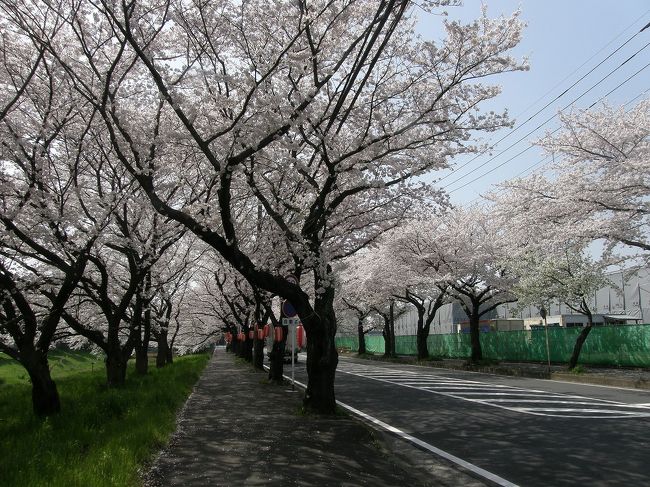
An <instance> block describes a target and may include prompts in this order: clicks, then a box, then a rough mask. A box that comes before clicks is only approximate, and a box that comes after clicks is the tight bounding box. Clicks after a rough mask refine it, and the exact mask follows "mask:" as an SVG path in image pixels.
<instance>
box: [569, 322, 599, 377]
mask: <svg viewBox="0 0 650 487" xmlns="http://www.w3.org/2000/svg"><path fill="white" fill-rule="evenodd" d="M593 327H594V326H593V323H592V322H591V319H589V323H587V326H585V327H584V328H583V329H582V330H581V331H580V334H579V335H578V338H576V343H575V345H574V346H573V353H572V354H571V358H570V359H569V370H573V369H574V368H575V367H576V365H578V359H579V358H580V352H581V351H582V346H583V345H584V343H585V340H587V337H588V336H589V332H591V329H592V328H593Z"/></svg>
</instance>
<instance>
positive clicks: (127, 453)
mask: <svg viewBox="0 0 650 487" xmlns="http://www.w3.org/2000/svg"><path fill="white" fill-rule="evenodd" d="M67 358H68V359H69V363H67V364H62V365H61V367H60V368H59V370H58V371H57V367H53V369H52V373H53V375H55V376H58V377H57V380H56V382H57V386H58V388H59V393H60V396H61V403H62V411H61V413H60V414H58V415H55V416H52V417H50V418H46V419H39V418H36V417H34V415H33V414H32V409H31V389H30V385H29V384H25V383H24V382H22V383H20V381H18V380H17V379H16V377H15V374H10V373H7V371H4V372H3V373H4V375H3V377H4V378H5V380H6V382H5V383H4V384H0V485H7V486H10V485H16V486H17V485H21V486H47V487H64V486H65V487H70V486H84V487H85V486H89V485H92V486H94V487H102V486H106V487H108V486H137V485H140V483H141V482H140V477H139V473H138V469H139V468H141V467H142V466H143V464H145V463H146V462H148V461H149V460H150V459H151V457H152V455H153V454H154V453H155V452H156V451H157V450H158V449H159V448H160V447H162V446H163V445H165V444H166V442H167V440H168V438H169V435H170V434H171V433H172V432H173V430H174V427H175V418H176V411H177V410H178V408H179V407H180V406H181V405H182V404H183V402H184V401H185V399H186V398H187V396H188V395H189V393H190V391H191V390H192V387H193V386H194V384H195V383H196V381H197V379H198V377H199V375H200V373H201V371H202V370H203V368H204V367H205V365H206V363H207V361H208V358H209V357H208V355H205V354H201V355H190V356H186V357H179V358H177V359H176V360H175V361H174V364H172V365H170V366H167V367H165V368H162V369H155V368H153V369H150V374H149V375H147V376H144V377H140V376H137V375H135V374H133V370H132V368H131V369H130V370H129V376H128V378H127V383H126V385H125V386H124V387H121V388H112V389H108V388H107V387H106V386H105V380H106V379H105V373H104V369H103V367H101V366H100V367H98V366H97V364H96V363H95V364H93V363H92V362H91V361H86V360H84V359H83V357H82V358H81V359H79V360H77V361H75V360H73V359H72V357H67ZM86 358H87V357H86ZM84 362H86V365H88V364H90V365H89V366H90V370H89V369H88V367H87V366H83V363H84ZM7 365H8V364H3V365H2V366H0V370H1V369H3V368H4V367H6V366H7Z"/></svg>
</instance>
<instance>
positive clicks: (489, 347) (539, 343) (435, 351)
mask: <svg viewBox="0 0 650 487" xmlns="http://www.w3.org/2000/svg"><path fill="white" fill-rule="evenodd" d="M580 330H581V328H579V327H575V328H557V327H554V328H549V329H548V339H549V348H550V357H551V361H552V362H559V363H562V362H568V361H569V357H570V356H571V352H572V351H573V346H574V344H575V341H576V337H577V336H578V334H579V333H580ZM365 341H366V350H367V351H368V352H369V353H384V338H383V337H382V336H379V335H368V336H366V338H365ZM336 344H337V347H345V348H349V349H350V350H352V351H358V350H359V341H358V339H357V337H356V336H355V337H337V338H336ZM427 344H428V346H429V355H431V356H434V357H436V356H437V357H442V358H466V357H469V356H470V354H471V344H470V336H469V334H465V333H459V334H447V335H429V338H428V340H427ZM481 348H482V349H483V357H484V358H486V359H494V360H504V361H513V362H517V361H522V362H545V361H546V338H545V331H544V330H543V329H539V330H530V331H500V332H499V331H498V332H489V333H481ZM395 353H397V354H399V355H416V354H417V346H416V337H415V336H413V335H408V336H396V337H395ZM579 362H580V363H583V364H594V365H621V366H634V367H650V324H644V325H613V326H598V327H594V329H593V330H591V333H590V334H589V337H588V338H587V341H586V342H585V344H584V346H583V347H582V352H581V354H580V360H579Z"/></svg>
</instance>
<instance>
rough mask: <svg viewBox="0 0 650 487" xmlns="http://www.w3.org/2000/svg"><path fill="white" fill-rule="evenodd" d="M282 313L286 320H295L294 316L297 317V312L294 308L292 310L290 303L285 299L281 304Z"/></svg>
mask: <svg viewBox="0 0 650 487" xmlns="http://www.w3.org/2000/svg"><path fill="white" fill-rule="evenodd" d="M282 313H283V314H284V316H286V317H287V318H295V317H296V316H298V312H297V311H296V308H294V307H293V304H291V302H289V301H287V300H286V299H285V300H284V302H283V303H282Z"/></svg>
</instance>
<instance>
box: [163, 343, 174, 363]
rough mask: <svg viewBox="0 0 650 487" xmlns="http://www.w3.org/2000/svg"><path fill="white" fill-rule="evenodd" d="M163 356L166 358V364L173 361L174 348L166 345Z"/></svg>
mask: <svg viewBox="0 0 650 487" xmlns="http://www.w3.org/2000/svg"><path fill="white" fill-rule="evenodd" d="M165 358H166V359H167V365H169V364H173V363H174V349H173V348H172V347H167V353H166V354H165Z"/></svg>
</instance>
